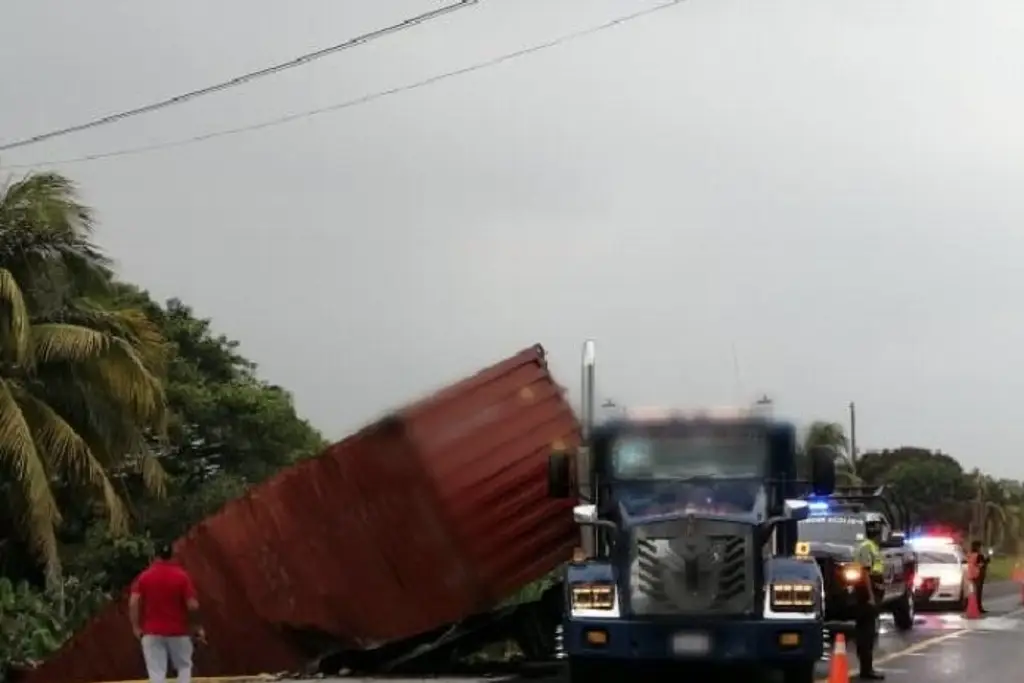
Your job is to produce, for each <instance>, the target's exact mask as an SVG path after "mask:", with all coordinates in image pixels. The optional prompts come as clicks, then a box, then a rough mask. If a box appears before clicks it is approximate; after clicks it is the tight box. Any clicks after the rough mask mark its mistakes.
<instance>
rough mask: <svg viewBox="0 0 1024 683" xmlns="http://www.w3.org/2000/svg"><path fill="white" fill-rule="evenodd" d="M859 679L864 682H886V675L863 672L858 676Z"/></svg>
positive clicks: (875, 672)
mask: <svg viewBox="0 0 1024 683" xmlns="http://www.w3.org/2000/svg"><path fill="white" fill-rule="evenodd" d="M857 678H859V679H861V680H862V681H884V680H885V674H883V673H879V672H877V671H861V672H860V675H858V676H857Z"/></svg>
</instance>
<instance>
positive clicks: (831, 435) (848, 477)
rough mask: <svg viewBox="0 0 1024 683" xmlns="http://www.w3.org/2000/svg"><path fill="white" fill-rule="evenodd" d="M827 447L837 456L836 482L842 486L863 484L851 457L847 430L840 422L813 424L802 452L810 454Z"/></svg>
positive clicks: (805, 438) (806, 436) (808, 430)
mask: <svg viewBox="0 0 1024 683" xmlns="http://www.w3.org/2000/svg"><path fill="white" fill-rule="evenodd" d="M816 447H825V448H829V449H831V450H832V451H833V452H834V453H835V455H836V481H837V482H838V483H839V484H840V485H842V486H852V485H857V484H860V483H861V479H860V477H858V476H857V468H856V463H855V462H854V461H853V458H851V457H850V451H849V440H848V439H847V438H846V430H845V429H844V428H843V425H841V424H839V423H838V422H824V421H817V422H813V423H811V426H810V427H808V428H807V433H806V434H805V435H804V439H803V444H802V450H803V452H804V453H810V452H811V449H812V448H816Z"/></svg>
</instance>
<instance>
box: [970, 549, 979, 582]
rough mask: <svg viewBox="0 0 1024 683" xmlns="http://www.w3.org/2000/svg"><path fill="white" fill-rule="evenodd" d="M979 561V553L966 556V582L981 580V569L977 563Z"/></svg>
mask: <svg viewBox="0 0 1024 683" xmlns="http://www.w3.org/2000/svg"><path fill="white" fill-rule="evenodd" d="M980 559H981V553H970V554H969V555H968V556H967V580H968V581H977V580H978V579H979V578H981V568H980V567H979V566H978V561H979V560H980Z"/></svg>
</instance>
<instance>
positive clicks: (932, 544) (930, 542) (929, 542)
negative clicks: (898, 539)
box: [909, 536, 956, 548]
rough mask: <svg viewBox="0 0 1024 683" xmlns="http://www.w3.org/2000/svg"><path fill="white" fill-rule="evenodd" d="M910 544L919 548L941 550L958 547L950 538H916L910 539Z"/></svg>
mask: <svg viewBox="0 0 1024 683" xmlns="http://www.w3.org/2000/svg"><path fill="white" fill-rule="evenodd" d="M909 542H910V544H911V545H913V546H914V547H917V548H939V547H945V546H950V545H956V541H954V540H953V539H952V538H951V537H949V536H916V537H914V538H911V539H910V541H909Z"/></svg>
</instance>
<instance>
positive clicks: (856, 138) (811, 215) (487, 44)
mask: <svg viewBox="0 0 1024 683" xmlns="http://www.w3.org/2000/svg"><path fill="white" fill-rule="evenodd" d="M6 4H7V6H6V7H5V8H4V11H3V15H4V17H3V21H2V22H0V139H11V138H15V137H21V136H23V135H27V134H32V133H38V132H42V131H43V130H46V129H49V128H53V127H61V126H64V125H68V124H72V123H77V122H79V121H80V120H83V119H88V118H92V117H94V116H97V115H100V114H106V113H108V112H110V111H112V110H117V109H123V108H131V107H134V106H137V105H140V104H145V103H147V102H149V101H151V100H156V99H161V98H164V97H167V96H170V95H173V94H176V93H178V92H180V91H185V90H189V89H192V88H196V87H202V86H204V85H207V84H209V83H211V82H213V81H218V80H221V79H224V78H228V77H230V76H233V75H235V74H236V73H238V72H242V71H247V70H251V69H255V68H259V67H262V66H265V65H267V64H269V63H272V62H276V61H281V60H285V59H288V58H291V57H293V56H295V55H297V54H299V53H302V52H305V51H308V50H312V49H317V48H320V47H323V46H326V45H329V44H332V43H336V42H340V41H341V40H344V39H346V38H350V37H353V36H355V35H357V34H360V33H364V32H366V31H369V30H372V29H375V28H379V27H381V26H385V25H387V24H391V23H394V22H396V21H400V20H402V19H405V18H407V17H409V16H411V15H414V14H418V13H420V12H423V11H426V10H428V9H431V8H434V7H437V6H439V5H440V4H441V3H440V2H432V1H431V0H387V1H386V2H384V1H379V0H378V1H376V2H369V1H368V0H303V1H301V2H295V1H293V2H287V3H285V2H268V1H267V0H218V2H216V3H211V2H205V1H200V0H187V1H185V0H179V1H177V2H162V3H155V2H138V1H137V0H117V1H114V0H91V1H90V2H66V1H58V0H32V2H13V1H11V2H8V3H6ZM650 4H653V3H652V2H650V0H586V1H584V0H482V1H481V3H480V5H479V6H478V7H477V8H474V9H468V10H464V11H461V12H458V13H456V14H455V15H452V16H450V17H447V18H445V19H442V20H440V21H438V22H436V23H431V24H429V25H424V26H421V27H418V28H414V29H412V30H409V31H404V32H402V33H400V34H398V35H394V36H391V37H388V38H385V39H382V40H379V41H376V42H374V43H372V44H369V45H366V46H363V47H360V48H357V49H355V50H351V51H346V52H344V53H342V54H339V55H336V56H334V57H330V58H328V59H325V60H323V61H320V62H317V63H315V64H312V65H310V66H308V67H305V68H301V69H298V70H294V71H291V72H288V73H285V74H281V75H278V76H274V77H271V78H267V79H264V80H262V81H259V82H257V83H254V84H251V85H248V86H245V87H242V88H238V89H235V90H232V91H230V92H226V93H222V94H218V95H214V96H211V97H208V98H205V99H203V100H200V101H197V102H194V103H191V104H186V105H183V106H180V107H174V108H171V109H167V110H165V111H163V112H160V113H156V114H153V115H148V116H143V117H139V118H136V119H133V120H130V121H126V122H125V123H122V124H118V125H113V126H109V127H106V128H102V129H98V130H95V131H90V132H86V133H82V134H78V135H74V136H69V137H67V138H64V139H59V140H54V141H52V142H49V143H46V144H41V145H38V146H35V147H29V148H25V149H20V150H15V151H12V152H9V153H7V154H6V155H5V156H4V158H3V161H4V162H5V163H7V164H17V163H28V162H35V161H37V160H42V159H54V158H64V157H69V156H76V155H80V154H88V153H94V152H102V151H108V150H110V149H113V148H120V147H125V146H134V145H141V144H150V143H156V142H162V141H165V140H172V139H176V138H180V137H187V136H190V135H194V134H198V133H202V132H206V131H209V130H212V129H217V128H222V127H231V126H236V125H240V124H246V123H251V122H257V121H260V120H263V119H266V118H272V117H274V116H277V115H281V114H286V113H290V112H293V111H296V110H301V109H310V108H314V107H317V106H322V105H326V104H330V103H333V102H337V101H341V100H345V99H348V98H351V97H353V96H358V95H362V94H365V93H368V92H371V91H374V90H379V89H384V88H388V87H392V86H395V85H401V84H403V83H406V82H408V81H413V80H416V79H419V78H423V77H425V76H430V75H433V74H435V73H438V72H441V71H445V70H449V69H453V68H459V67H462V66H465V65H468V64H471V63H473V62H476V61H480V60H482V59H486V58H489V57H492V56H496V55H498V54H500V53H503V52H509V51H513V50H517V49H520V48H522V47H526V46H528V45H531V44H534V43H537V42H542V41H544V40H548V39H551V38H554V37H556V36H558V35H561V34H563V33H567V32H571V31H575V30H578V29H580V28H584V27H586V26H589V25H592V24H597V23H601V22H603V21H606V20H608V19H611V18H613V17H615V16H617V15H620V14H626V13H629V12H632V11H634V10H636V9H638V8H640V7H643V6H649V5H650ZM1022 35H1024V4H1022V3H1020V2H1019V0H970V1H968V0H958V1H952V0H898V1H894V0H841V1H840V0H828V1H824V2H823V1H820V0H818V1H813V0H763V1H755V0H690V1H689V2H686V3H683V4H682V5H679V6H678V7H675V8H673V9H669V10H667V11H665V12H661V13H657V14H655V15H653V16H650V17H647V18H644V19H641V20H638V21H635V22H633V23H630V24H627V25H625V26H621V27H618V28H616V29H613V30H610V31H606V32H603V33H601V34H599V35H597V36H593V37H590V38H585V39H582V40H579V41H575V42H573V43H571V44H569V45H566V46H562V47H558V48H554V49H552V50H549V51H545V52H542V53H540V54H536V55H533V56H530V57H526V58H524V59H522V60H520V61H516V62H513V63H506V64H504V65H501V66H499V67H496V68H492V69H488V70H485V71H483V72H478V73H474V74H470V75H467V76H465V77H461V78H459V79H456V80H450V81H447V82H444V83H441V84H438V85H436V86H434V87H430V88H426V89H422V90H418V91H415V92H410V93H406V94H401V95H398V96H396V97H391V98H387V99H383V100H379V101H377V102H374V103H371V104H368V105H366V106H362V107H358V108H355V109H351V110H348V111H344V112H340V113H337V114H328V115H324V116H321V117H317V118H315V119H311V120H306V121H302V122H299V123H296V124H292V125H287V126H281V127H278V128H272V129H267V130H262V131H259V132H256V133H252V134H246V135H241V136H237V137H233V138H227V139H220V140H215V141H211V142H207V143H203V144H199V145H194V146H190V147H184V148H180V149H175V150H171V151H165V152H158V153H154V154H150V155H145V156H139V157H129V158H122V159H116V160H110V161H101V162H97V163H91V164H82V165H77V166H66V167H62V168H61V170H63V171H65V172H67V173H68V174H70V175H71V176H72V177H74V178H76V179H77V180H79V181H80V182H81V184H82V187H83V190H84V191H85V193H86V197H87V199H88V201H90V202H91V203H93V204H94V205H95V206H96V207H97V209H98V210H99V212H100V216H101V219H102V229H101V233H100V239H101V241H102V244H103V245H104V246H105V247H106V248H107V249H108V250H109V251H110V253H111V254H112V255H113V256H114V257H115V258H116V259H117V260H118V262H119V263H120V265H121V268H122V272H123V274H124V276H125V277H126V278H128V279H130V280H133V281H136V282H139V283H141V284H142V285H143V286H145V287H147V288H149V289H150V290H151V291H152V292H153V293H154V294H155V295H156V296H158V297H160V298H166V297H170V296H178V297H181V298H182V299H184V300H185V301H186V302H188V303H189V304H191V305H193V306H194V307H195V308H196V309H197V311H198V313H200V314H201V315H205V316H210V317H212V318H213V319H214V321H215V324H216V326H217V328H218V329H219V330H221V331H223V332H225V333H227V334H229V335H231V336H234V337H237V338H239V339H240V340H241V341H242V342H243V349H244V351H245V352H246V353H247V355H249V356H250V357H252V358H253V359H254V360H256V361H257V362H259V363H260V365H261V367H262V372H263V374H264V375H265V376H266V377H267V378H268V379H270V380H272V381H274V382H278V383H280V384H283V385H285V386H287V387H288V388H289V389H291V390H292V391H294V393H295V395H296V399H297V402H298V405H299V408H300V410H301V411H302V412H303V413H304V414H306V415H307V416H309V417H310V418H311V419H312V420H313V422H314V423H315V424H316V425H317V426H319V427H320V428H322V429H323V430H324V431H325V432H326V433H327V434H328V435H329V436H331V437H338V436H341V435H343V434H344V433H345V432H347V431H349V430H350V429H352V428H354V427H356V426H358V425H359V424H360V423H362V422H364V421H366V420H368V419H370V418H373V417H375V416H377V415H378V414H379V413H380V412H381V411H383V410H384V409H385V408H388V407H392V406H396V405H399V404H401V403H404V402H405V401H407V400H408V399H410V398H412V397H414V396H416V395H418V394H421V393H423V392H425V391H427V390H429V389H431V388H434V387H437V386H439V385H441V384H443V383H445V382H447V381H448V380H451V379H454V378H455V377H457V376H459V375H461V374H462V373H464V372H467V371H471V370H473V369H475V368H477V367H478V366H480V365H483V364H485V363H487V362H490V361H493V360H496V359H497V358H500V357H502V356H504V355H507V354H509V353H512V352H514V351H516V350H518V349H520V348H522V347H524V346H527V345H529V344H531V343H533V342H542V343H544V344H545V346H547V347H548V349H549V350H550V352H551V354H552V357H553V364H554V368H555V370H556V372H557V373H558V375H559V377H560V379H561V381H562V382H563V383H565V384H569V385H571V386H572V387H574V388H575V386H576V383H577V376H578V372H577V368H576V365H575V362H576V357H577V354H578V350H579V346H580V343H581V342H582V340H583V338H584V337H586V336H593V337H594V338H596V339H597V340H598V341H599V358H600V363H601V371H600V380H599V381H600V385H601V387H600V389H601V394H602V395H603V396H610V397H614V398H615V399H616V400H618V401H620V402H622V403H626V404H644V405H648V404H661V403H677V404H682V405H698V404H708V403H710V404H719V405H720V404H727V403H734V402H737V401H739V400H740V399H742V400H743V401H744V402H745V401H746V400H748V399H749V398H752V397H754V396H755V395H756V394H757V393H758V392H762V391H764V392H769V393H770V394H772V395H773V396H774V397H775V398H776V399H777V402H778V406H779V410H780V412H782V413H784V414H787V415H792V416H794V417H798V418H799V419H801V420H809V419H812V418H823V419H834V420H845V410H846V403H847V402H848V401H849V400H851V399H854V400H856V401H857V404H858V408H859V418H860V435H859V436H860V437H861V445H862V446H863V447H866V448H870V447H882V446H896V445H900V444H915V445H921V446H926V447H931V448H941V449H943V450H944V451H947V452H950V453H952V454H954V455H955V456H957V457H959V458H960V459H961V460H962V462H964V463H965V465H967V466H979V467H982V468H983V469H986V470H989V471H991V472H993V473H996V474H1001V475H1009V476H1015V477H1024V464H1021V462H1022V461H1021V460H1020V458H1019V455H1014V454H1019V453H1020V452H1021V451H1022V450H1024V420H1022V419H1020V417H1019V414H1020V412H1021V407H1020V406H1021V404H1022V402H1024V362H1022V357H1021V356H1022V353H1024V308H1022V306H1021V303H1020V302H1021V297H1022V295H1024V272H1021V271H1020V270H1018V263H1019V262H1020V255H1021V254H1022V253H1024V192H1022V191H1021V187H1022V186H1024V127H1022V126H1021V121H1024V81H1022V79H1024V42H1022V41H1021V40H1020V37H1021V36H1022ZM1015 271H1016V272H1015ZM734 344H735V348H736V349H737V352H738V356H739V361H740V366H741V373H740V375H741V376H740V382H739V383H737V381H736V377H735V373H734V371H733V354H732V350H731V349H732V346H733V345H734Z"/></svg>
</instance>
